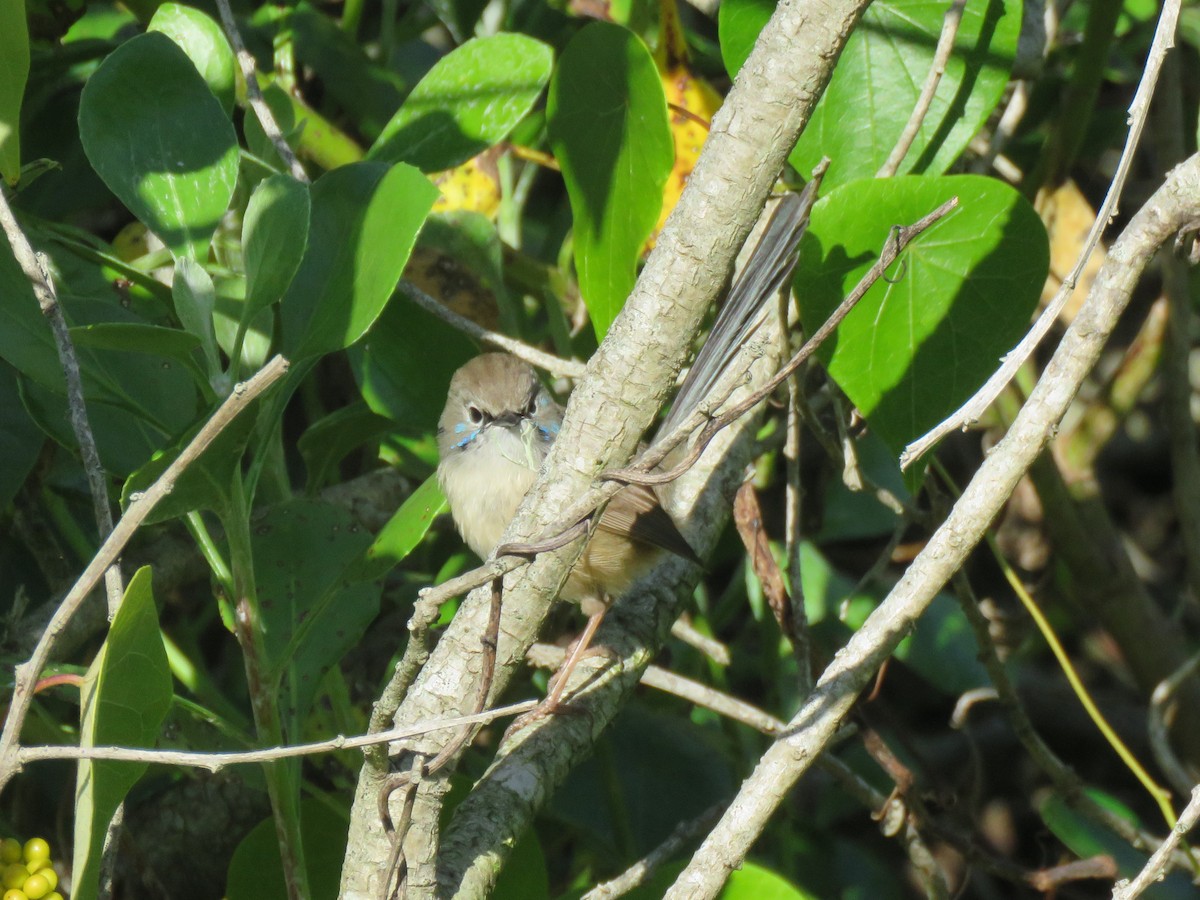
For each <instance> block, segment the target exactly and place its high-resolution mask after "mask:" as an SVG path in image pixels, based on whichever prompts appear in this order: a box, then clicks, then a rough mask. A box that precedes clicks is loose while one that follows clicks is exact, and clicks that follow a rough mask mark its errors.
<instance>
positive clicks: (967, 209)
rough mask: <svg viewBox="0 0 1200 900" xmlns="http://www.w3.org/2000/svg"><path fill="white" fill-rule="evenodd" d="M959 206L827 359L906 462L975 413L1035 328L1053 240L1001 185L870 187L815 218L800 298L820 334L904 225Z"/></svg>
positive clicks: (828, 205) (962, 182)
mask: <svg viewBox="0 0 1200 900" xmlns="http://www.w3.org/2000/svg"><path fill="white" fill-rule="evenodd" d="M954 196H957V197H958V198H959V201H960V206H959V208H958V209H956V210H954V211H953V212H951V213H950V214H949V215H948V216H946V217H945V218H944V219H942V220H941V221H940V222H938V223H937V224H936V225H934V226H933V227H932V228H930V229H929V230H928V231H926V232H925V233H924V234H923V235H921V236H920V237H918V238H917V239H916V240H915V241H914V242H913V243H912V244H910V245H909V247H908V249H907V250H906V251H905V252H904V253H903V255H902V256H901V258H900V260H899V261H897V262H896V263H895V264H894V265H893V266H892V268H891V269H890V270H889V271H888V273H887V275H886V278H885V279H880V280H879V281H877V282H876V283H875V285H874V287H872V288H871V290H870V291H869V292H868V293H867V295H866V296H865V297H864V298H863V299H862V300H861V301H860V302H859V304H858V306H857V307H856V308H855V309H854V310H853V311H852V312H851V313H850V314H849V315H848V316H847V317H846V319H845V321H843V322H842V324H841V326H840V327H839V328H838V330H837V332H836V333H835V334H834V336H833V337H832V338H831V339H830V340H829V341H828V342H826V343H825V345H824V346H823V347H822V348H821V351H820V355H821V358H822V360H823V361H824V362H825V364H826V366H827V368H828V369H829V374H830V375H831V376H832V377H833V379H834V380H835V381H836V382H837V383H838V385H839V386H840V387H841V388H842V390H844V391H845V392H846V394H847V395H848V396H849V397H850V399H851V400H852V401H853V402H854V404H855V406H857V407H858V408H859V410H861V411H862V413H863V414H864V415H865V416H866V417H867V420H868V422H869V423H870V424H871V427H872V429H874V430H875V431H876V432H877V433H878V434H879V436H880V437H882V438H883V440H884V441H885V442H886V443H887V444H888V445H889V446H890V447H891V448H892V451H893V452H894V453H897V454H898V453H899V452H900V450H901V449H902V448H903V447H904V446H905V445H906V444H907V443H908V442H909V441H911V440H912V439H913V438H915V437H917V436H918V435H921V434H923V433H925V431H926V430H928V429H929V428H931V427H932V426H933V425H935V424H936V423H937V422H939V421H941V420H942V419H943V418H944V417H945V416H947V415H949V413H950V412H952V411H953V410H954V409H955V408H956V407H957V406H958V405H959V404H961V403H962V402H963V401H965V400H966V399H967V398H968V397H969V396H970V395H971V394H972V393H973V392H974V391H975V390H976V389H977V388H978V387H979V386H980V385H981V384H982V383H983V382H984V381H985V380H986V379H987V377H988V376H989V375H990V374H991V373H992V371H993V370H994V369H995V367H996V366H997V365H998V364H999V361H1000V358H1001V357H1002V356H1003V355H1004V354H1005V353H1007V352H1008V351H1009V350H1010V349H1011V348H1012V346H1013V345H1014V344H1015V343H1016V342H1017V341H1018V340H1019V339H1020V337H1021V335H1022V334H1023V333H1024V331H1025V329H1026V328H1027V327H1028V326H1029V320H1030V316H1031V314H1032V312H1033V309H1034V306H1035V305H1036V304H1037V300H1038V297H1039V295H1040V293H1041V289H1042V283H1043V282H1044V281H1045V278H1046V272H1047V270H1048V267H1049V249H1048V245H1047V240H1046V230H1045V228H1044V227H1043V226H1042V223H1041V220H1040V219H1039V218H1038V216H1037V213H1035V212H1034V211H1033V208H1032V207H1031V206H1030V205H1029V203H1028V202H1026V201H1025V199H1024V198H1022V197H1021V195H1020V194H1018V193H1017V192H1016V191H1014V190H1013V189H1012V188H1010V187H1008V186H1007V185H1005V184H1003V183H1001V182H999V181H996V180H994V179H990V178H983V177H980V176H974V175H956V176H948V177H941V178H927V177H915V176H914V177H906V178H891V179H880V180H875V179H865V180H863V181H858V182H854V183H852V184H847V185H843V186H842V187H840V188H838V189H837V190H836V191H834V192H833V193H831V194H829V195H828V196H826V197H825V198H824V199H822V200H821V201H819V202H818V203H817V204H816V206H815V207H813V214H812V223H811V224H810V226H809V229H808V233H807V234H806V235H805V237H804V240H803V242H802V243H801V245H800V264H799V267H798V270H797V275H796V296H797V297H798V298H799V299H800V307H801V318H802V319H803V322H804V328H805V331H806V332H808V333H810V334H811V333H812V332H813V331H814V330H816V329H817V328H818V327H819V326H820V325H821V323H822V322H824V321H825V319H826V317H828V315H829V313H830V312H831V311H832V310H833V309H834V307H836V306H837V305H838V304H839V303H840V302H841V300H842V297H844V296H845V295H846V294H848V293H849V292H850V290H851V289H852V288H853V287H854V285H855V284H857V283H858V281H859V279H860V277H861V276H862V275H863V273H865V272H866V271H867V269H869V268H870V267H871V266H872V265H873V264H874V262H875V260H876V258H877V257H878V254H879V252H880V250H881V249H882V247H883V245H884V242H885V241H886V240H887V239H888V233H889V230H890V229H891V227H892V226H893V225H908V224H911V223H913V222H915V221H917V220H918V219H920V218H921V217H922V216H924V215H925V214H927V213H929V212H932V211H933V210H934V209H936V208H937V207H938V206H939V205H941V204H942V203H943V202H944V201H946V200H948V199H949V198H951V197H954Z"/></svg>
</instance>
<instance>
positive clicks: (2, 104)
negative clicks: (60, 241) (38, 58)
mask: <svg viewBox="0 0 1200 900" xmlns="http://www.w3.org/2000/svg"><path fill="white" fill-rule="evenodd" d="M28 78H29V31H28V30H27V28H26V25H25V4H24V3H22V2H20V0H0V178H3V179H4V180H5V181H7V182H8V183H9V184H16V183H17V182H18V181H19V180H20V178H21V102H22V100H23V99H24V97H25V82H26V80H28Z"/></svg>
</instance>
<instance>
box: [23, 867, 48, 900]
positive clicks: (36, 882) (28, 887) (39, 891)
mask: <svg viewBox="0 0 1200 900" xmlns="http://www.w3.org/2000/svg"><path fill="white" fill-rule="evenodd" d="M21 890H23V891H24V892H25V896H26V897H28V898H29V900H42V898H43V897H45V896H46V895H47V894H48V893H50V882H49V881H47V880H46V876H45V875H42V874H41V873H38V874H37V875H30V876H29V877H28V878H26V879H25V884H23V885H22V886H21Z"/></svg>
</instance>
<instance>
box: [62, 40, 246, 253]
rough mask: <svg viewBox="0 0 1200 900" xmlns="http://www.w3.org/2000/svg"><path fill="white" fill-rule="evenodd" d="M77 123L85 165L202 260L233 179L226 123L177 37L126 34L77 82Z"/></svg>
mask: <svg viewBox="0 0 1200 900" xmlns="http://www.w3.org/2000/svg"><path fill="white" fill-rule="evenodd" d="M79 131H80V136H81V138H82V140H83V148H84V152H85V153H86V154H87V158H88V160H89V161H90V162H91V164H92V168H94V169H95V170H96V173H97V174H98V175H99V176H100V177H101V178H102V179H103V180H104V183H105V184H106V185H108V187H109V189H110V190H111V191H112V192H113V193H114V194H116V195H117V197H119V198H120V200H121V202H122V203H124V204H125V205H126V206H127V207H128V208H129V210H130V211H131V212H132V213H133V214H134V215H135V216H137V217H138V219H140V220H141V221H142V222H143V223H144V224H145V225H146V227H147V228H149V229H150V230H151V231H153V232H154V233H155V234H157V235H158V237H159V238H161V239H162V241H163V243H164V244H166V245H167V246H168V247H169V248H170V249H171V252H172V253H174V254H175V255H176V256H177V257H180V256H189V257H191V258H192V259H194V260H204V259H205V258H206V257H207V255H208V245H209V242H210V241H211V240H212V235H213V232H214V231H215V230H216V227H217V225H218V224H219V222H220V220H221V217H222V216H223V215H224V213H225V209H226V207H228V206H229V201H230V199H231V198H232V196H233V189H234V185H235V183H236V181H237V168H238V150H237V136H236V135H235V134H234V130H233V124H232V123H231V122H230V121H229V118H228V117H227V116H226V115H225V112H224V110H223V109H221V104H220V102H218V101H217V99H216V98H215V97H214V96H213V95H212V92H211V91H210V90H209V89H208V85H206V84H205V83H204V79H203V78H201V77H200V74H199V73H198V72H197V71H196V67H195V66H193V65H192V62H191V60H189V59H188V58H187V56H186V55H185V54H184V52H183V51H182V50H180V49H179V46H178V45H177V44H176V43H175V42H174V41H172V40H171V39H170V38H169V37H167V36H166V35H163V34H156V33H149V34H143V35H139V36H138V37H135V38H132V39H130V40H128V41H126V42H125V43H124V44H122V45H121V46H119V47H118V48H117V49H116V50H114V51H113V52H112V53H110V54H109V56H108V58H107V59H106V60H105V61H104V62H103V63H101V65H100V68H98V69H97V70H96V71H95V72H94V73H93V74H92V77H91V78H89V79H88V82H87V84H86V85H85V86H84V88H83V96H82V97H81V98H80V102H79Z"/></svg>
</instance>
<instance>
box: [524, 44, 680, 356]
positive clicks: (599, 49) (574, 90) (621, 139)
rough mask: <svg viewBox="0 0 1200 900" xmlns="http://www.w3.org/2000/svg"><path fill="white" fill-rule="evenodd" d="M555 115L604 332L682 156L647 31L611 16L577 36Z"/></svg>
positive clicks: (585, 274) (594, 314)
mask: <svg viewBox="0 0 1200 900" xmlns="http://www.w3.org/2000/svg"><path fill="white" fill-rule="evenodd" d="M547 114H548V123H547V124H548V126H549V132H550V143H551V146H552V147H553V148H554V155H555V157H556V158H557V159H558V162H559V165H561V166H562V173H563V178H564V180H565V181H566V183H567V194H568V196H569V197H570V200H571V212H572V214H573V216H574V221H575V265H576V268H577V269H578V271H579V289H580V291H581V292H582V294H583V299H584V302H585V303H586V304H587V308H588V312H589V314H590V315H591V319H592V327H593V328H595V330H596V336H597V338H600V339H603V337H604V334H605V332H607V331H608V326H609V325H611V324H612V321H613V319H615V318H616V317H617V313H618V312H620V311H621V307H622V306H623V305H624V303H625V298H626V297H628V296H629V292H630V291H631V290H632V289H633V283H634V281H635V280H636V277H637V261H638V256H639V255H640V253H641V248H642V245H643V244H644V243H645V240H646V238H647V236H648V235H649V234H650V232H651V230H652V229H653V228H654V226H655V224H656V223H657V221H658V214H659V211H660V210H661V209H662V195H663V186H664V185H665V184H666V181H667V176H668V175H669V174H670V171H671V166H672V165H673V164H674V160H675V149H674V144H673V143H672V140H671V130H670V126H669V124H668V121H667V101H666V96H665V94H664V93H663V86H662V81H661V80H660V79H659V76H658V69H657V68H656V67H655V65H654V60H653V59H652V58H651V56H650V51H649V50H647V49H646V45H645V44H643V43H642V40H641V38H639V37H637V36H636V35H634V34H632V33H631V32H629V31H626V30H625V29H624V28H621V27H620V26H618V25H610V24H608V23H605V22H595V23H593V24H591V25H588V26H587V27H586V28H584V29H583V30H582V31H580V32H579V33H578V34H577V35H575V37H574V38H572V39H571V43H569V44H568V45H567V48H566V50H564V51H563V54H562V58H561V59H560V60H559V64H558V71H557V72H556V73H555V75H554V80H553V81H551V82H550V98H549V102H548V106H547Z"/></svg>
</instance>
